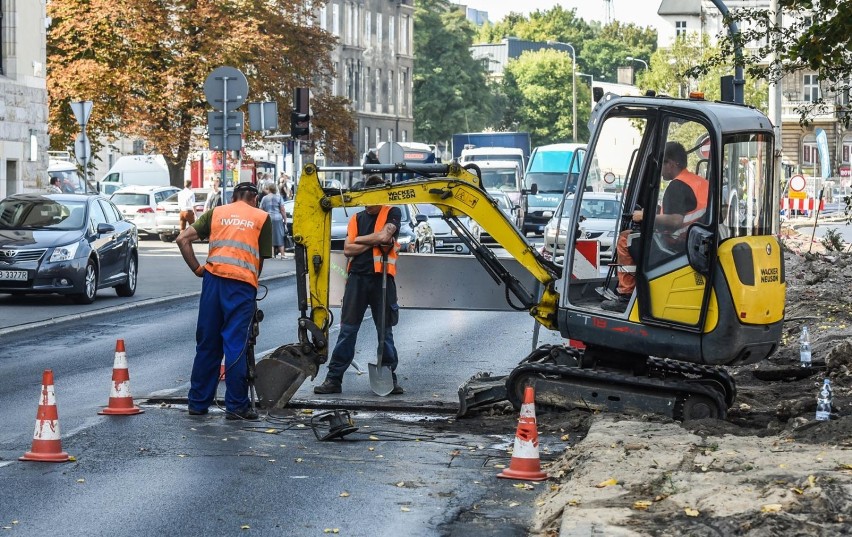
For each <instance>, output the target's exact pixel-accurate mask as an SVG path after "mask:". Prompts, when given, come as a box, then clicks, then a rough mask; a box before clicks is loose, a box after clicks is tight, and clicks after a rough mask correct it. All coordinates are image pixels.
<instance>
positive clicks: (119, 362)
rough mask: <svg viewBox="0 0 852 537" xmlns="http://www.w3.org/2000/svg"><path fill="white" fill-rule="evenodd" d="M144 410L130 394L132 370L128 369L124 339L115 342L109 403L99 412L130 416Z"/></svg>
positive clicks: (109, 414)
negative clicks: (134, 401)
mask: <svg viewBox="0 0 852 537" xmlns="http://www.w3.org/2000/svg"><path fill="white" fill-rule="evenodd" d="M142 412H144V410H142V409H141V408H139V407H138V406H135V405H134V404H133V396H132V395H130V372H129V371H127V354H126V353H125V352H124V340H123V339H118V340H116V342H115V361H114V362H113V365H112V386H111V388H110V391H109V404H108V405H107V407H106V408H105V409H103V410H101V411H100V412H98V414H106V415H108V416H130V415H132V414H141V413H142Z"/></svg>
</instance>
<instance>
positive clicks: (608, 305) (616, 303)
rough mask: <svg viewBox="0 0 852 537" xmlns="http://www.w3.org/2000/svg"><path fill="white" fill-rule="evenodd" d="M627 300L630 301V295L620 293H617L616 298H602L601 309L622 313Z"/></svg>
mask: <svg viewBox="0 0 852 537" xmlns="http://www.w3.org/2000/svg"><path fill="white" fill-rule="evenodd" d="M628 302H630V295H622V294H620V293H619V295H618V299H617V300H604V301H603V302H601V309H604V310H607V311H615V312H618V313H624V310H626V309H627V303H628Z"/></svg>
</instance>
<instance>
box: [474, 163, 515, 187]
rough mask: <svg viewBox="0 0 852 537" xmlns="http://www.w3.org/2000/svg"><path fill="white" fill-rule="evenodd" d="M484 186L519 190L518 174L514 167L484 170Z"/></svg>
mask: <svg viewBox="0 0 852 537" xmlns="http://www.w3.org/2000/svg"><path fill="white" fill-rule="evenodd" d="M482 186H483V187H484V188H502V189H504V190H517V189H518V184H517V174H516V173H515V170H514V169H512V168H495V169H490V170H482Z"/></svg>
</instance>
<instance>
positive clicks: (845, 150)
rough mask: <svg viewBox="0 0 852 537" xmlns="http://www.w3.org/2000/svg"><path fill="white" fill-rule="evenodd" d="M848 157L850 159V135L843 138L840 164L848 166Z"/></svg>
mask: <svg viewBox="0 0 852 537" xmlns="http://www.w3.org/2000/svg"><path fill="white" fill-rule="evenodd" d="M850 157H852V135H849V134H847V135H846V136H844V137H843V147H842V148H841V150H840V162H842V163H843V164H849V163H850V162H852V160H850Z"/></svg>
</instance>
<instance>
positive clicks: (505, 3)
mask: <svg viewBox="0 0 852 537" xmlns="http://www.w3.org/2000/svg"><path fill="white" fill-rule="evenodd" d="M453 1H454V2H455V3H457V4H466V5H467V6H468V7H471V8H474V9H478V10H480V11H487V12H488V20H490V21H491V22H497V21H499V20H500V19H502V18H503V17H504V16H505V15H507V14H508V13H509V12H511V11H515V12H518V11H520V12H521V13H523V14H524V15H529V13H530V12H532V11H535V10H537V9H538V10H542V11H543V10H546V9H550V8H552V7H554V6H556V5H561V6H562V7H563V8H564V9H566V10H567V9H576V10H577V15H578V16H579V17H581V18H583V19H585V20H586V21H593V20H596V21H600V22H604V15H605V13H606V9H605V5H606V2H604V0H522V1H521V2H518V1H517V0H453ZM611 4H612V16H613V19H615V20H619V21H621V22H632V23H635V24H638V25H640V26H652V27H654V28H656V27H657V26H658V25H659V22H661V20H662V19H660V17H659V16H658V15H657V9H658V8H659V7H660V0H611Z"/></svg>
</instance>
